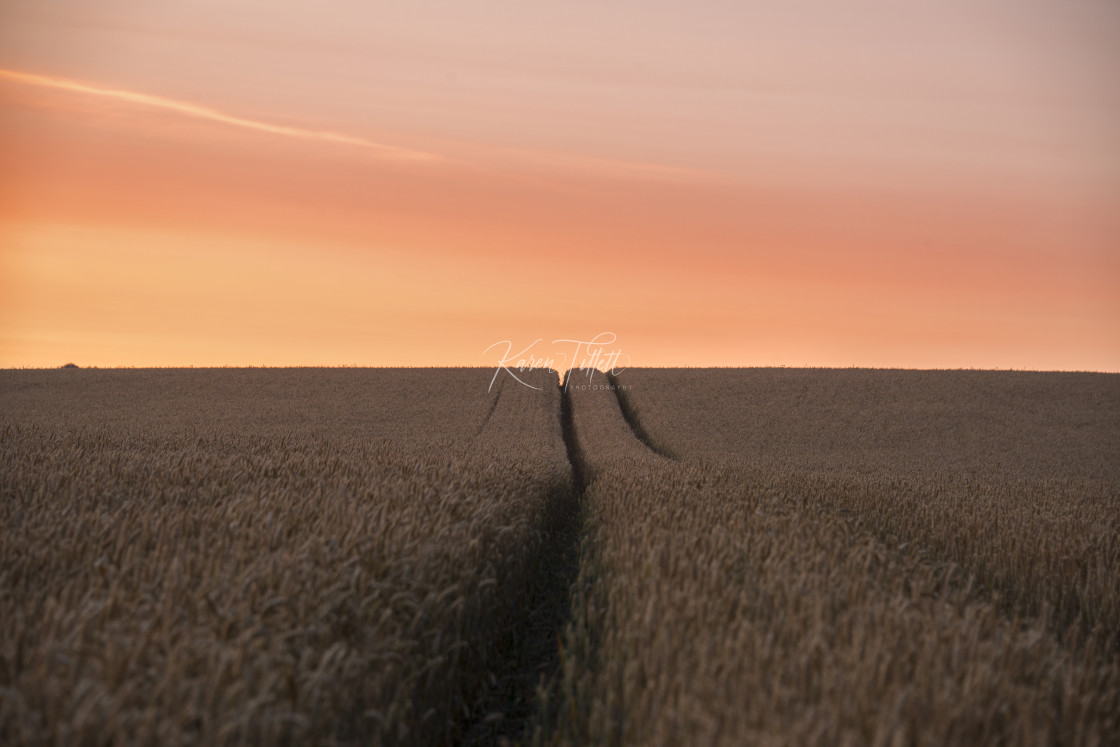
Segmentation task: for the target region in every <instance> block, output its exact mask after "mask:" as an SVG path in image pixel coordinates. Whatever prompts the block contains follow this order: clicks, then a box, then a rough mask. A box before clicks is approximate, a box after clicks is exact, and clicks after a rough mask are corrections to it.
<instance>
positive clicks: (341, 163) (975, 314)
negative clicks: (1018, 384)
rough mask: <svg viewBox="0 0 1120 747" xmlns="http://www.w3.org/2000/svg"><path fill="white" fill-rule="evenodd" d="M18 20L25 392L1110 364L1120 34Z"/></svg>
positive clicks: (845, 16)
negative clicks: (553, 360) (604, 373)
mask: <svg viewBox="0 0 1120 747" xmlns="http://www.w3.org/2000/svg"><path fill="white" fill-rule="evenodd" d="M770 5H771V6H772V7H770V8H765V7H764V6H762V5H759V4H751V3H717V4H706V5H705V7H703V8H698V7H696V4H689V3H683V2H652V3H651V2H646V3H636V2H634V3H619V2H613V3H590V2H587V3H583V2H576V3H563V4H557V3H553V4H536V3H524V2H500V3H493V2H477V3H475V2H472V3H422V2H412V3H404V2H391V3H367V2H333V3H327V4H318V5H316V6H314V8H312V6H310V5H308V4H297V3H288V2H267V3H265V2H217V0H214V1H213V2H189V3H188V2H161V3H144V2H138V1H133V2H122V1H109V2H105V1H103V2H96V3H94V2H76V1H62V0H60V1H58V2H51V3H42V2H30V1H20V0H16V1H14V2H7V3H5V4H4V5H2V6H0V70H3V71H5V72H3V73H0V366H57V365H60V364H61V363H64V362H67V361H71V360H72V361H74V362H76V363H79V364H81V365H100V366H113V365H137V366H142V365H262V364H263V365H346V364H360V365H489V364H490V363H491V362H492V361H491V357H492V356H490V357H488V356H487V354H485V353H484V352H483V351H484V350H485V348H486V347H487V346H489V345H491V343H493V342H495V341H498V340H503V339H510V340H512V341H513V342H514V343H515V345H517V344H518V343H520V344H522V345H524V344H528V343H529V342H531V341H532V340H534V339H536V338H542V339H544V340H546V341H548V340H552V339H555V338H560V337H563V338H572V337H590V336H593V335H595V334H596V333H598V332H602V331H608V330H609V331H612V332H614V333H615V334H617V335H618V345H619V346H620V347H622V348H623V349H624V350H625V351H626V353H627V355H628V356H629V357H630V359H631V361H632V363H633V364H634V365H791V366H798V365H821V366H846V365H865V366H902V367H984V368H1046V369H1090V370H1107V371H1120V292H1118V291H1120V85H1117V77H1116V73H1115V71H1116V70H1120V51H1118V50H1120V6H1118V5H1117V4H1116V3H1115V2H1111V1H1110V0H1094V1H1092V2H1090V1H1087V0H1074V1H1073V2H1057V1H1055V2H1046V3H1043V2H1038V1H1036V0H1026V1H1017V2H1010V1H1009V0H1008V1H1000V2H987V1H984V0H981V1H980V2H964V1H963V0H950V1H947V2H938V3H922V4H919V3H900V2H892V3H886V2H874V3H870V2H857V3H843V4H840V3H832V2H824V1H823V0H821V1H820V2H813V3H772V4H770Z"/></svg>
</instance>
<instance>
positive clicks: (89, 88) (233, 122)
mask: <svg viewBox="0 0 1120 747" xmlns="http://www.w3.org/2000/svg"><path fill="white" fill-rule="evenodd" d="M0 80H8V81H12V82H15V83H22V84H24V85H29V86H39V87H41V88H54V89H58V90H62V91H72V92H74V93H80V94H85V95H88V96H100V97H102V98H108V99H113V100H116V101H122V102H126V103H129V104H137V105H140V106H148V107H152V108H153V109H163V110H165V111H171V112H176V113H178V114H183V115H185V116H188V117H196V118H198V119H206V120H209V121H211V122H220V123H222V124H226V125H230V126H232V127H241V128H243V129H247V130H256V131H257V132H267V133H269V134H271V135H280V136H283V137H295V138H301V139H304V140H319V141H322V142H328V143H338V144H340V145H351V146H357V147H359V148H368V149H370V150H373V151H375V152H376V153H377V155H378V156H380V157H382V158H391V159H400V160H410V161H434V160H439V159H440V158H441V156H439V155H437V154H435V153H427V152H424V151H419V150H412V149H411V148H401V147H398V146H395V145H386V144H385V143H378V142H374V141H373V140H367V139H366V138H364V137H357V136H355V135H345V134H342V133H338V132H329V131H325V130H308V129H304V128H302V127H289V126H287V125H280V124H273V123H271V122H263V121H261V120H257V119H247V118H245V117H237V116H234V115H232V114H226V113H225V112H221V111H218V110H217V109H211V108H210V107H208V106H200V105H199V104H192V103H190V102H187V101H177V100H175V99H168V98H164V97H162V96H152V95H151V94H147V93H138V92H136V91H125V90H121V89H119V88H105V87H103V86H95V85H90V84H88V83H79V82H78V81H73V80H67V79H65V78H55V77H51V76H47V75H35V74H34V73H21V72H18V71H16V70H3V69H0Z"/></svg>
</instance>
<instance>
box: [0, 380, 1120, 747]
mask: <svg viewBox="0 0 1120 747" xmlns="http://www.w3.org/2000/svg"><path fill="white" fill-rule="evenodd" d="M492 375H493V372H492V371H484V370H471V369H444V370H430V369H429V370H405V369H400V370H388V369H387V370H329V369H289V370H249V369H246V370H236V369H229V370H199V371H190V370H156V371H144V370H135V371H131V370H130V371H96V370H89V371H82V370H63V371H21V372H16V371H9V372H0V417H2V420H0V460H2V462H0V464H2V465H3V470H2V472H0V557H3V559H4V563H3V568H2V569H0V742H2V743H12V744H359V743H361V744H394V743H396V744H418V745H419V744H424V745H426V744H449V743H456V742H460V743H472V744H483V743H491V742H494V741H496V740H497V739H498V738H499V737H502V736H507V735H509V736H512V735H516V734H517V733H518V732H519V731H520V730H521V729H522V728H523V726H524V723H525V720H526V719H527V718H528V716H529V715H530V713H531V712H532V711H533V710H534V709H535V708H536V705H534V704H532V703H530V702H529V699H530V695H531V692H532V689H533V685H534V683H535V682H537V677H538V676H539V673H540V670H539V667H540V665H541V662H542V661H543V659H544V658H547V655H548V652H549V650H550V649H552V647H553V645H554V644H555V643H556V641H557V638H556V635H555V632H554V628H553V627H552V626H553V624H554V622H555V621H554V620H551V616H554V615H559V614H561V613H562V612H563V611H564V610H563V609H561V608H566V609H567V611H568V612H569V614H570V619H569V622H568V624H567V627H566V630H565V631H564V632H563V634H562V636H561V637H560V640H559V652H558V654H559V662H558V668H557V671H556V672H555V675H554V677H553V679H552V681H551V682H550V683H549V684H548V685H547V686H546V687H541V688H540V689H539V691H538V697H539V701H540V702H539V706H540V708H539V713H538V714H537V716H536V718H535V720H534V721H533V723H532V725H531V729H530V731H529V732H527V740H528V741H530V742H533V743H537V744H572V745H583V744H604V745H611V744H617V745H646V744H649V745H654V744H726V745H739V744H764V745H770V744H773V745H846V744H851V745H863V744H869V745H870V744H875V745H878V744H883V745H887V744H918V745H944V744H948V745H953V744H957V745H966V744H969V745H971V744H1023V745H1034V744H1040V745H1041V744H1047V745H1048V744H1101V745H1103V744H1115V743H1120V717H1118V715H1117V714H1120V634H1118V631H1120V586H1118V583H1120V582H1118V579H1120V573H1117V571H1118V570H1120V568H1118V566H1120V542H1118V537H1117V535H1118V530H1120V518H1118V517H1120V503H1118V502H1117V498H1120V489H1118V485H1120V460H1117V459H1116V455H1117V452H1116V445H1117V444H1120V377H1115V376H1100V375H1089V374H1084V375H1083V374H1028V373H1006V372H1005V373H994V372H897V371H896V372H888V371H802V370H765V369H758V370H734V369H728V370H691V371H683V370H631V371H627V372H625V373H623V374H622V375H621V376H619V377H617V378H615V379H612V380H611V381H612V382H613V383H614V384H616V385H618V384H621V385H624V386H625V387H626V389H624V390H619V389H611V388H604V387H603V385H604V384H606V383H608V382H607V380H605V379H604V378H603V377H602V376H598V377H597V378H596V380H595V386H585V385H584V384H586V383H587V382H586V380H585V379H581V374H573V379H572V381H571V382H570V384H569V388H568V389H567V393H566V394H564V395H562V394H561V392H560V391H559V390H558V389H557V387H556V381H555V375H554V374H552V373H551V372H536V373H526V374H524V375H522V378H525V379H526V380H527V381H529V383H532V384H534V385H535V386H538V387H539V389H530V388H528V387H523V386H521V385H520V384H518V383H517V382H516V381H514V380H512V379H511V378H509V377H499V379H498V381H497V384H498V385H497V386H496V388H495V390H494V392H492V393H490V394H487V385H488V384H489V381H490V377H491V376H492ZM577 497H578V499H579V506H578V509H577V506H576V505H575V504H574V499H575V498H577ZM577 514H578V519H577ZM578 522H582V525H583V532H582V535H581V536H580V537H579V538H578V558H576V559H575V560H578V564H579V567H578V577H577V578H576V579H575V583H574V584H572V587H571V589H570V596H569V590H568V589H567V588H565V583H566V581H565V576H564V573H565V572H566V571H564V568H562V566H563V567H566V566H567V563H566V557H567V556H566V554H565V546H566V545H567V543H569V542H572V543H575V542H576V538H575V537H574V536H573V526H574V524H577V523H578ZM542 650H543V653H542Z"/></svg>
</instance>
